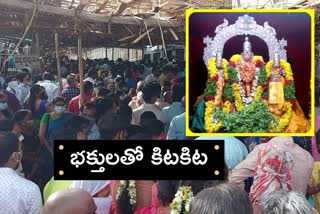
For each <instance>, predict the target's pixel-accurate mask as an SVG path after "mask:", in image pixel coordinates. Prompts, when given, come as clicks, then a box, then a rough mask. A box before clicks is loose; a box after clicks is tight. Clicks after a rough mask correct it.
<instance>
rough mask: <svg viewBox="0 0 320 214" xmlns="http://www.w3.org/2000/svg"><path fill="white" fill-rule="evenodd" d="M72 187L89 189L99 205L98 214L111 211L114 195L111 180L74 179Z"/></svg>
mask: <svg viewBox="0 0 320 214" xmlns="http://www.w3.org/2000/svg"><path fill="white" fill-rule="evenodd" d="M70 188H79V189H83V190H85V191H87V192H88V193H90V195H91V196H92V198H93V201H94V203H95V204H96V206H97V209H96V214H108V213H109V212H110V208H111V204H112V197H111V194H110V181H107V180H85V181H83V180H79V181H73V183H72V184H71V185H70Z"/></svg>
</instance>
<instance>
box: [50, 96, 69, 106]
mask: <svg viewBox="0 0 320 214" xmlns="http://www.w3.org/2000/svg"><path fill="white" fill-rule="evenodd" d="M60 101H61V102H64V104H66V100H65V99H64V98H63V97H60V96H58V97H55V98H54V99H53V101H52V104H53V105H55V104H56V103H57V102H60Z"/></svg>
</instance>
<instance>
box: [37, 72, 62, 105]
mask: <svg viewBox="0 0 320 214" xmlns="http://www.w3.org/2000/svg"><path fill="white" fill-rule="evenodd" d="M42 79H43V81H42V82H41V83H39V85H40V86H42V87H44V88H45V90H46V93H47V95H48V101H49V102H52V101H53V99H54V98H56V97H57V96H59V94H60V91H59V90H60V89H59V87H58V86H57V85H56V84H54V83H52V80H53V77H52V75H51V74H50V73H48V72H45V73H44V74H43V75H42Z"/></svg>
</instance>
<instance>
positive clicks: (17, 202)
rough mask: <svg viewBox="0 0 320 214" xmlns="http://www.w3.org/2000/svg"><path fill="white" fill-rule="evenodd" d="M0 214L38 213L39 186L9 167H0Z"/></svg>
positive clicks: (39, 200) (39, 208)
mask: <svg viewBox="0 0 320 214" xmlns="http://www.w3.org/2000/svg"><path fill="white" fill-rule="evenodd" d="M0 189H1V190H0V214H9V213H10V214H40V211H41V208H42V199H41V194H40V190H39V187H38V186H37V185H36V184H35V183H33V182H31V181H29V180H27V179H24V178H22V177H20V176H19V175H17V173H16V172H15V171H14V170H13V169H11V168H5V167H1V168H0Z"/></svg>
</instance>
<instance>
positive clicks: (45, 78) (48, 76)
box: [42, 72, 53, 81]
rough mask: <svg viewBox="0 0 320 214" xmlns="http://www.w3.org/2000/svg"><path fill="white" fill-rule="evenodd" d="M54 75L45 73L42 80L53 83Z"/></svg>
mask: <svg viewBox="0 0 320 214" xmlns="http://www.w3.org/2000/svg"><path fill="white" fill-rule="evenodd" d="M52 79H53V78H52V74H51V73H49V72H44V73H43V75H42V80H50V81H52Z"/></svg>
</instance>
